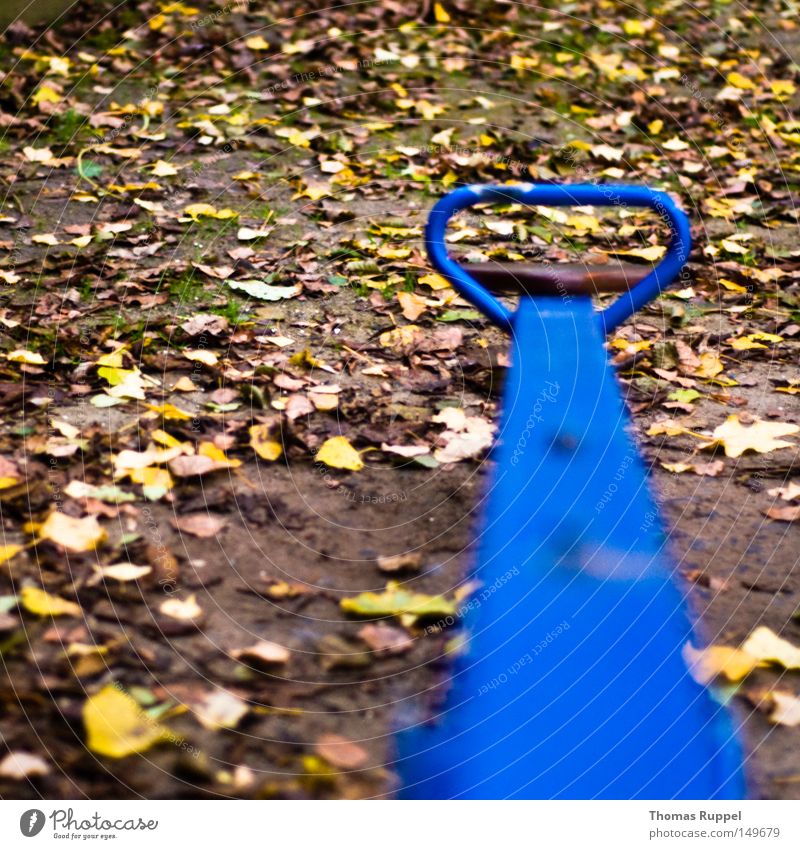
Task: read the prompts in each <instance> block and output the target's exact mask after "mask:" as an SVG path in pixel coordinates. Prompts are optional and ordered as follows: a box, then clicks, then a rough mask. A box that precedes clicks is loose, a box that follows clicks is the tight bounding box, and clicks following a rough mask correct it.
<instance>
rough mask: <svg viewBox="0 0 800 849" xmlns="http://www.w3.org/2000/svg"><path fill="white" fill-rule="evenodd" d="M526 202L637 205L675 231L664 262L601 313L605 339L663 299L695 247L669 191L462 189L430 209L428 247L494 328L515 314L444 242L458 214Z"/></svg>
mask: <svg viewBox="0 0 800 849" xmlns="http://www.w3.org/2000/svg"><path fill="white" fill-rule="evenodd" d="M508 202H517V203H525V204H528V205H530V206H585V205H595V206H622V207H627V206H637V207H650V208H651V209H654V210H655V211H656V212H657V213H658V214H659V215H660V216H661V217H662V218H663V219H664V221H666V222H667V224H668V225H669V227H670V230H671V232H672V240H671V241H670V244H669V248H668V249H667V254H666V256H665V257H664V259H663V260H662V261H661V262H660V263H659V264H658V265H657V266H656V267H655V268H654V269H653V270H652V271H651V272H650V274H648V275H647V277H645V278H644V279H643V280H642V281H641V282H640V283H638V284H637V285H636V286H634V287H633V288H632V289H631V290H630V291H629V292H627V293H626V294H623V295H621V296H620V297H619V298H617V300H616V301H614V303H612V304H611V305H610V306H609V307H607V308H606V309H605V310H603V311H602V312H600V313H598V320H599V321H600V327H601V331H602V333H603V335H605V334H606V333H608V332H610V331H611V330H614V328H616V327H618V326H619V325H620V324H621V323H622V322H623V321H625V320H626V319H627V318H630V316H632V315H633V314H634V313H635V312H636V311H637V310H639V309H641V308H642V307H643V306H644V305H645V304H646V303H647V302H648V301H650V300H652V299H653V298H655V297H656V296H657V295H659V294H660V293H661V292H662V291H663V290H664V289H665V288H666V287H667V286H669V285H670V283H672V281H673V280H674V279H675V278H676V277H677V276H678V275H679V274H680V271H681V269H682V268H683V266H684V264H685V262H686V260H687V258H688V256H689V251H690V250H691V246H692V236H691V231H690V229H689V219H688V218H687V217H686V215H685V214H684V213H683V212H682V211H681V210H680V209H678V207H677V206H675V204H674V203H673V202H672V200H671V198H670V197H669V196H668V195H667V194H665V193H664V192H657V191H654V190H653V189H648V188H647V187H645V186H619V185H610V184H609V185H605V184H593V183H579V184H575V185H558V184H552V183H538V184H533V183H524V184H519V185H508V186H503V185H495V186H463V187H462V188H460V189H456V190H455V191H453V192H451V193H450V194H448V195H445V196H444V197H443V198H442V199H441V200H440V201H439V202H438V203H437V204H436V206H434V208H433V209H432V210H431V214H430V217H429V218H428V224H427V226H426V228H425V245H426V248H427V251H428V256H429V257H430V260H431V263H432V264H433V266H434V268H435V269H436V270H437V271H438V272H439V273H440V274H441V275H442V276H443V277H445V278H446V279H447V280H448V281H449V282H450V284H451V285H452V286H454V287H455V288H456V290H457V291H458V292H459V293H460V294H461V295H463V296H464V297H465V298H466V299H467V300H468V301H470V303H472V304H473V305H474V306H476V307H477V308H478V309H479V310H480V311H481V312H483V313H484V314H485V315H486V316H488V317H489V318H490V319H491V320H492V321H493V322H494V323H495V324H498V325H499V326H500V327H502V328H504V329H505V330H510V329H511V324H512V320H513V315H514V313H513V312H512V311H511V310H509V309H508V308H507V307H505V306H503V304H501V303H500V301H498V300H497V298H495V297H494V296H493V295H491V294H490V293H489V292H487V291H486V289H484V288H483V286H481V285H480V284H479V283H478V282H477V281H476V280H475V279H474V278H472V277H471V276H470V274H469V271H468V269H467V268H464V267H463V266H461V265H459V264H458V263H457V262H455V261H454V260H453V259H451V258H450V255H449V254H448V253H447V247H446V245H445V242H444V236H445V231H446V230H447V223H448V221H449V220H450V218H451V217H452V216H453V215H454V214H455V213H456V212H458V211H459V210H462V209H466V208H467V207H469V206H474V205H475V204H477V203H508Z"/></svg>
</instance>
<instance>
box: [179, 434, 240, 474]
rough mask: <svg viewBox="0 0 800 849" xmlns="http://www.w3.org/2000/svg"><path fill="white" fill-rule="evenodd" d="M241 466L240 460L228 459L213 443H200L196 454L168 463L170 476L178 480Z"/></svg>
mask: <svg viewBox="0 0 800 849" xmlns="http://www.w3.org/2000/svg"><path fill="white" fill-rule="evenodd" d="M241 465H242V463H241V460H231V459H229V458H228V457H226V456H225V452H224V451H221V450H220V449H219V448H217V446H216V445H214V443H213V442H201V443H200V446H199V447H198V449H197V454H189V455H184V456H181V457H175V458H174V459H172V460H170V461H169V467H170V470H171V471H172V474H173V475H175V476H177V477H179V478H190V477H195V476H197V475H206V474H208V473H209V472H217V471H220V470H221V469H236V468H238V467H239V466H241Z"/></svg>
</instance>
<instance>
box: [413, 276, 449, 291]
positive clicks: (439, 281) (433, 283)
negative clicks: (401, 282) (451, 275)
mask: <svg viewBox="0 0 800 849" xmlns="http://www.w3.org/2000/svg"><path fill="white" fill-rule="evenodd" d="M419 283H420V286H428V287H430V288H431V289H433V290H434V291H437V290H439V289H449V288H450V284H449V283H448V282H447V280H445V279H444V277H442V276H441V275H440V274H423V275H422V277H420V278H419Z"/></svg>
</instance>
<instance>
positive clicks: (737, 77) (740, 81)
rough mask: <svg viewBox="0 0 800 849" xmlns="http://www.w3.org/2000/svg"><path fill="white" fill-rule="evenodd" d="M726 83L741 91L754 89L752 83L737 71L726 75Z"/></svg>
mask: <svg viewBox="0 0 800 849" xmlns="http://www.w3.org/2000/svg"><path fill="white" fill-rule="evenodd" d="M727 79H728V83H729V84H730V85H732V86H734V87H735V88H738V89H742V90H743V91H749V90H751V89H754V88H755V86H754V85H753V81H752V80H749V79H748V78H747V77H745V76H743V75H742V74H740V73H739V72H738V71H731V73H730V74H728V78H727Z"/></svg>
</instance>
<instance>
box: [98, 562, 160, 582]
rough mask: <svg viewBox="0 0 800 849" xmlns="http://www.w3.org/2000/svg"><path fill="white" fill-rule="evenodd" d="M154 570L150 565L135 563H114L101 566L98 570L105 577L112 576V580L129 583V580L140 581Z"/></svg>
mask: <svg viewBox="0 0 800 849" xmlns="http://www.w3.org/2000/svg"><path fill="white" fill-rule="evenodd" d="M152 571H153V569H152V567H150V566H135V565H134V564H133V563H114V564H112V565H111V566H101V567H100V568H99V569H98V570H97V572H98V574H99V575H100V576H101V577H103V578H110V579H111V580H112V581H119V582H120V583H127V582H128V581H138V580H139V579H140V578H144V577H145V576H146V575H149V574H150V573H151V572H152Z"/></svg>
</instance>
